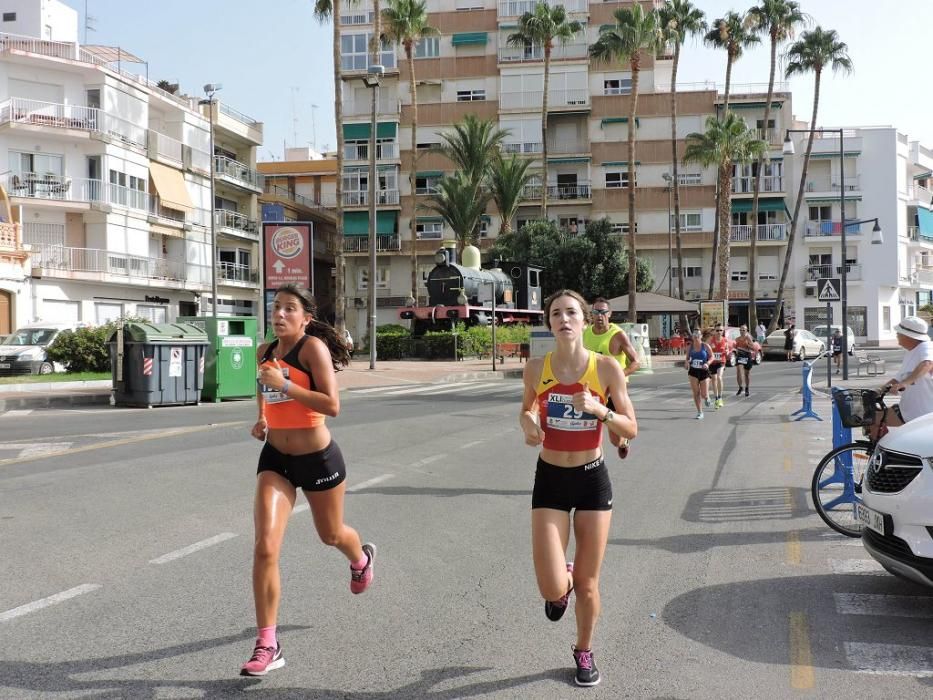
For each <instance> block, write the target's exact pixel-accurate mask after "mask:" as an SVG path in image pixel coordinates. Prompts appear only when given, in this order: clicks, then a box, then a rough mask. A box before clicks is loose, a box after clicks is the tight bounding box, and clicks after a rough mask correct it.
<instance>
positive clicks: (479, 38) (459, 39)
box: [451, 32, 487, 46]
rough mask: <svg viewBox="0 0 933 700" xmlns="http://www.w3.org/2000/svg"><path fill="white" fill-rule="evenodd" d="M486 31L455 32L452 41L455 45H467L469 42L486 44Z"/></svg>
mask: <svg viewBox="0 0 933 700" xmlns="http://www.w3.org/2000/svg"><path fill="white" fill-rule="evenodd" d="M486 40H487V38H486V32H461V33H459V34H454V36H453V40H452V41H451V43H452V44H453V45H454V46H467V45H469V44H476V45H485V44H486Z"/></svg>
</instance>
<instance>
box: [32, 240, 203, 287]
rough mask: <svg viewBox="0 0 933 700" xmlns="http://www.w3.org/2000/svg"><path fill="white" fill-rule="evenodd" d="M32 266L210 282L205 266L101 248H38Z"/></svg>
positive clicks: (34, 252)
mask: <svg viewBox="0 0 933 700" xmlns="http://www.w3.org/2000/svg"><path fill="white" fill-rule="evenodd" d="M33 267H38V268H41V269H42V270H64V271H69V272H98V273H104V274H111V275H121V276H124V277H133V278H143V279H154V280H156V279H161V280H171V281H177V282H193V283H195V284H198V285H203V284H206V283H209V282H210V270H209V268H208V267H207V266H203V265H191V264H189V263H186V262H185V261H184V260H173V259H171V258H150V257H144V256H141V255H129V254H127V253H115V252H113V251H110V250H102V249H100V248H71V247H68V246H39V247H38V249H34V250H33Z"/></svg>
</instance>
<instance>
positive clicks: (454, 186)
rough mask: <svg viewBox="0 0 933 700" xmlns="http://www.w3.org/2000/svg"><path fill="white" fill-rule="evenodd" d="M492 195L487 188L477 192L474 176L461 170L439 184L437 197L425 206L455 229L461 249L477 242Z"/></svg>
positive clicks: (443, 178) (433, 197) (435, 195)
mask: <svg viewBox="0 0 933 700" xmlns="http://www.w3.org/2000/svg"><path fill="white" fill-rule="evenodd" d="M489 198H490V194H489V192H488V191H487V190H486V189H485V188H482V187H480V188H477V187H476V185H475V183H474V182H473V181H472V180H471V179H470V176H469V175H468V174H467V173H465V172H463V171H462V170H458V171H457V172H456V173H454V174H453V175H445V176H444V177H442V178H441V179H440V180H439V181H438V183H437V193H436V194H433V195H432V196H431V198H430V200H429V201H428V202H427V203H426V204H424V205H423V206H424V207H425V208H426V209H429V210H431V211H433V212H436V213H437V214H439V215H440V216H441V218H442V219H444V222H445V223H446V224H447V225H448V226H450V228H452V229H453V231H454V235H455V236H456V237H457V247H458V249H459V251H461V252H462V251H463V248H464V246H467V245H471V244H473V243H474V242H475V241H476V233H477V231H478V230H479V225H480V219H481V218H482V216H483V214H484V213H485V212H486V205H487V204H489Z"/></svg>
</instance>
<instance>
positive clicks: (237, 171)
mask: <svg viewBox="0 0 933 700" xmlns="http://www.w3.org/2000/svg"><path fill="white" fill-rule="evenodd" d="M214 177H215V178H221V179H222V180H224V181H226V182H229V183H230V184H232V185H236V186H238V187H242V188H244V189H247V190H251V191H253V192H255V193H257V194H259V193H261V192H262V185H263V178H262V175H260V174H259V173H258V172H256V171H255V170H253V169H252V168H250V167H249V166H248V165H245V164H243V163H241V162H240V161H238V160H233V159H232V158H228V157H227V156H217V155H215V156H214Z"/></svg>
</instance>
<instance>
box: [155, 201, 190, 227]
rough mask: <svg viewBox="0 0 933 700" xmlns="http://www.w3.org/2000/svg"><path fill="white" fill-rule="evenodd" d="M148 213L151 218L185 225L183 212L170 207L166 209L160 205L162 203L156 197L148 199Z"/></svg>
mask: <svg viewBox="0 0 933 700" xmlns="http://www.w3.org/2000/svg"><path fill="white" fill-rule="evenodd" d="M149 213H150V214H152V215H153V216H157V217H159V218H160V219H166V220H168V221H172V222H174V223H177V224H183V223H185V212H183V211H181V210H178V209H172V208H171V207H166V206H163V205H162V201H161V200H160V199H159V197H158V195H152V196H150V197H149Z"/></svg>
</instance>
